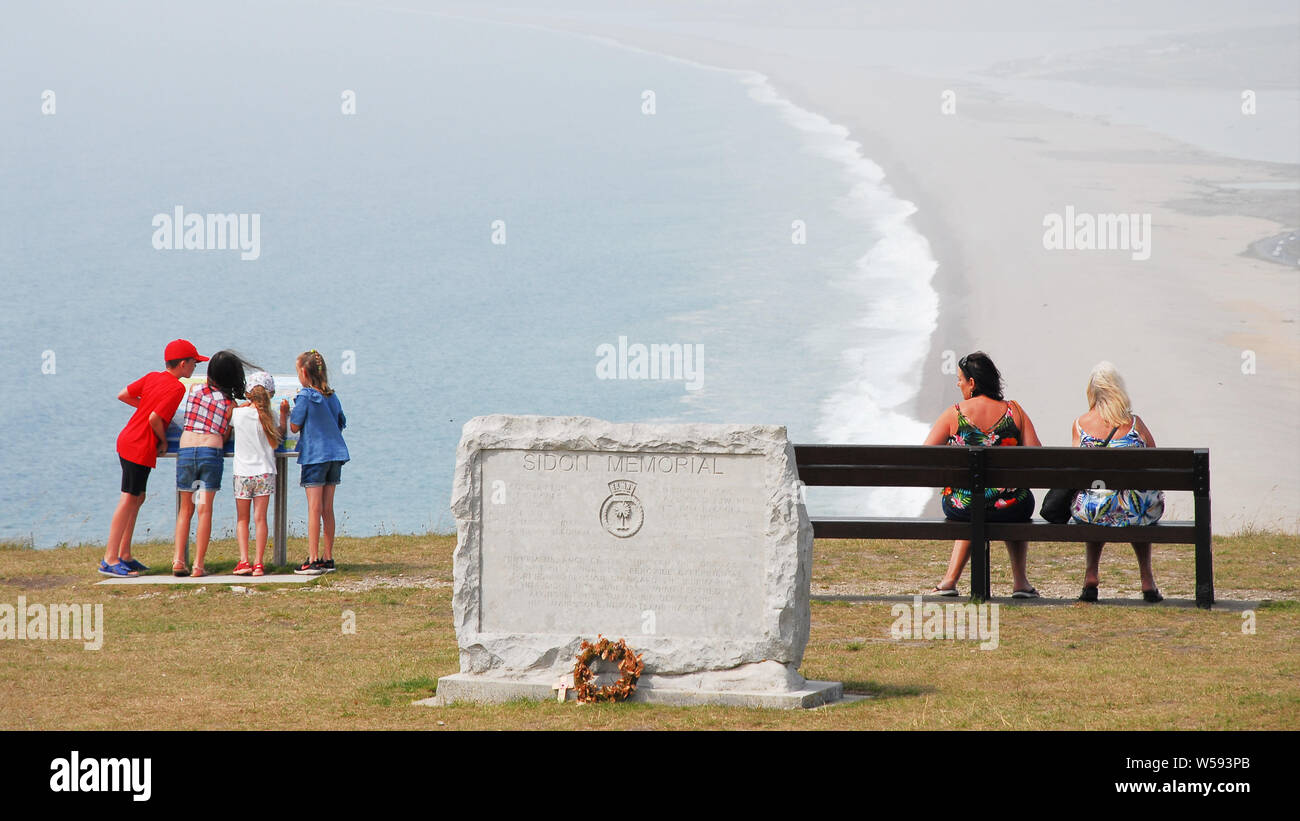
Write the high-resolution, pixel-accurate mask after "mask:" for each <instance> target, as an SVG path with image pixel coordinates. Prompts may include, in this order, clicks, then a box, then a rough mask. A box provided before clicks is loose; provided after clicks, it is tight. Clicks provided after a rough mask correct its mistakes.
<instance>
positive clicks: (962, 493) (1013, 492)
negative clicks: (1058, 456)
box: [939, 487, 1034, 522]
mask: <svg viewBox="0 0 1300 821" xmlns="http://www.w3.org/2000/svg"><path fill="white" fill-rule="evenodd" d="M939 501H940V504H941V506H942V507H943V515H944V516H946V517H947V518H949V519H953V520H956V521H959V522H969V521H970V507H971V504H970V502H971V492H970V490H968V489H966V488H951V487H946V488H944V489H943V496H942V497H941V498H940V500H939ZM984 511H985V519H986V521H990V522H1027V521H1029V520H1030V519H1031V518H1032V517H1033V515H1034V494H1033V492H1032V491H1031V490H1029V488H993V487H991V488H986V489H985V490H984Z"/></svg>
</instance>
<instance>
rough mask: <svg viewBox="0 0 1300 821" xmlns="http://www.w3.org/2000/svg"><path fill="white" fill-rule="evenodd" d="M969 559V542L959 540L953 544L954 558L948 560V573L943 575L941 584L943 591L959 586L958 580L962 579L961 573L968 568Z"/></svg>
mask: <svg viewBox="0 0 1300 821" xmlns="http://www.w3.org/2000/svg"><path fill="white" fill-rule="evenodd" d="M969 557H970V541H969V540H965V539H958V540H957V541H955V542H953V543H952V556H950V557H949V558H948V572H947V573H945V574H943V580H942V581H940V582H939V587H940V588H941V589H943V590H951V589H952V588H954V587H956V586H957V580H958V579H960V578H961V571H962V570H963V569H964V568H965V567H966V559H967V558H969Z"/></svg>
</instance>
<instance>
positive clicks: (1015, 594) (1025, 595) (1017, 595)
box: [1011, 587, 1038, 599]
mask: <svg viewBox="0 0 1300 821" xmlns="http://www.w3.org/2000/svg"><path fill="white" fill-rule="evenodd" d="M1011 598H1013V599H1036V598H1038V591H1037V590H1035V589H1034V588H1032V587H1031V588H1029V589H1028V590H1012V591H1011Z"/></svg>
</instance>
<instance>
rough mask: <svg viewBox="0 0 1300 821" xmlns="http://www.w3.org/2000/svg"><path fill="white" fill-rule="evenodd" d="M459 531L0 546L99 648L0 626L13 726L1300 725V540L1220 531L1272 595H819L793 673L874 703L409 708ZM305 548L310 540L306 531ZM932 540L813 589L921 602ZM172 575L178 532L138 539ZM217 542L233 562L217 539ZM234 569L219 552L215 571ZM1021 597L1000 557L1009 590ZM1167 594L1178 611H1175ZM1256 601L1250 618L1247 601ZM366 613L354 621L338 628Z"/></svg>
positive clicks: (854, 566)
mask: <svg viewBox="0 0 1300 821" xmlns="http://www.w3.org/2000/svg"><path fill="white" fill-rule="evenodd" d="M453 544H454V539H453V538H452V537H448V536H384V537H376V538H370V539H341V540H340V541H339V543H338V545H337V547H336V555H337V556H338V557H339V559H340V560H341V569H340V571H339V572H338V573H335V574H332V575H330V576H327V577H322V578H321V579H320V580H319V581H317V582H315V583H312V584H309V585H307V586H305V587H301V588H300V587H296V586H295V587H283V588H260V589H259V588H251V589H252V590H253V592H246V593H237V592H232V591H231V589H230V587H229V586H227V585H207V586H204V587H202V588H197V587H181V586H164V587H124V586H115V587H96V586H94V585H95V582H97V581H100V580H101V578H102V577H101V576H99V575H98V574H97V573H95V572H94V571H93V568H94V565H95V563H96V561H97V559H98V556H97V551H96V550H95V549H94V548H84V547H83V548H67V549H58V550H42V551H35V550H29V549H23V548H15V547H9V548H0V603H8V604H11V605H12V604H16V602H17V597H18V596H20V595H22V596H25V597H26V598H27V600H28V601H29V602H42V603H56V602H58V603H74V602H75V603H102V604H103V605H104V619H105V622H106V630H105V633H106V636H105V640H104V646H103V649H101V650H99V651H94V652H91V651H86V650H84V649H82V646H81V644H80V643H79V642H75V641H10V640H5V641H0V688H2V689H3V691H4V692H5V693H6V694H7V699H6V701H7V703H8V704H10V705H11V707H10V709H9V710H7V711H6V712H5V718H4V719H3V720H0V727H4V728H6V729H68V728H76V729H104V728H122V727H130V728H137V729H199V728H241V729H242V728H282V729H292V728H330V729H363V728H365V729H387V728H391V729H399V728H400V729H435V730H440V729H568V728H619V729H643V728H655V729H714V728H727V729H766V728H771V729H912V728H916V729H945V728H987V729H999V728H1030V729H1067V728H1098V729H1101V728H1107V729H1139V728H1143V729H1163V728H1188V729H1191V728H1198V729H1226V728H1234V729H1237V728H1283V729H1296V728H1300V684H1298V682H1300V657H1298V656H1297V654H1296V653H1295V647H1296V646H1297V640H1298V639H1300V601H1297V600H1298V599H1300V574H1298V573H1297V564H1298V560H1297V548H1300V537H1296V536H1283V535H1271V534H1251V535H1248V536H1241V537H1232V538H1223V539H1219V540H1216V544H1215V562H1216V568H1215V578H1216V587H1217V592H1218V596H1219V599H1220V600H1221V601H1225V603H1227V601H1226V600H1230V599H1236V600H1238V601H1239V602H1243V601H1254V602H1257V601H1261V600H1265V599H1269V600H1273V601H1272V602H1271V603H1266V604H1263V605H1261V606H1254V605H1246V604H1240V603H1239V604H1238V605H1237V606H1236V609H1235V610H1233V609H1225V610H1217V609H1216V610H1215V611H1212V612H1204V611H1198V610H1195V609H1194V608H1191V607H1188V606H1181V607H1180V606H1166V605H1160V606H1132V607H1129V606H1125V607H1120V606H1114V605H1106V604H1102V605H1079V604H1067V603H1065V602H1061V603H1060V605H1059V606H1050V605H1047V606H1044V605H1042V604H1032V605H1025V606H1021V605H1015V604H1010V603H1009V602H1007V601H1006V600H1002V603H1003V606H1002V608H1001V618H1000V633H1001V635H1000V646H999V648H998V649H997V650H992V651H981V650H979V649H977V647H976V645H975V644H974V643H972V642H952V641H915V642H907V641H902V642H899V641H892V640H891V639H890V638H889V627H890V624H891V623H892V622H893V620H894V617H893V615H892V613H891V612H890V607H891V602H890V601H888V600H884V599H867V600H863V601H837V600H830V599H829V598H825V597H824V598H822V599H820V600H815V601H814V603H813V622H812V638H811V641H810V642H809V645H808V649H807V652H806V653H805V655H804V664H803V668H802V672H803V673H804V674H805V675H806V676H808V677H809V678H815V679H831V680H836V681H842V682H844V683H845V685H846V688H847V689H848V690H849V691H851V692H854V693H859V694H865V695H868V696H870V698H867V699H863V700H860V701H857V702H855V703H850V704H844V705H840V706H835V707H831V708H827V709H821V710H813V711H798V712H794V711H792V712H785V711H776V710H747V709H727V708H665V707H650V706H647V705H641V704H621V705H600V706H582V707H578V706H576V705H574V704H572V703H570V704H564V705H561V704H556V703H553V702H552V703H541V704H534V703H515V704H508V705H500V706H491V707H489V706H471V705H456V706H453V707H445V708H425V707H413V706H411V705H410V702H411V701H412V700H414V699H417V698H422V697H425V696H428V695H431V694H432V692H433V689H434V687H435V682H436V679H437V677H438V676H441V675H446V674H449V673H453V672H455V671H456V669H457V665H458V662H457V652H456V641H455V635H454V633H453V631H452V628H451V551H452V547H453ZM291 547H292V549H291V553H290V555H298V554H297V552H294V551H297V550H298V546H297V545H293V546H291ZM947 552H948V547H947V545H945V544H941V543H912V542H908V543H904V542H898V543H893V542H871V543H866V542H832V541H827V542H819V543H818V544H817V548H816V559H815V562H814V572H813V585H814V595H819V594H824V595H829V594H834V595H841V596H857V597H880V596H888V595H897V594H911V593H914V592H916V591H918V590H920V589H922V588H928V587H929V586H930V585H931V584H933V583H934V581H935V580H936V579H938V577H939V575H940V574H941V573H942V571H943V567H944V565H945V563H946V560H947ZM136 553H137V556H139V557H140V558H142V559H143V560H144V561H145V562H146V563H148V564H150V565H153V566H156V567H160V568H165V567H166V566H167V565H168V563H169V559H170V548H169V547H168V546H166V545H161V544H154V545H144V546H139V547H137V551H136ZM211 555H212V556H214V557H229V556H233V555H234V548H233V543H217V544H215V545H214V548H213V551H212V553H211ZM1082 561H1083V560H1082V551H1081V546H1080V545H1068V544H1066V545H1034V546H1033V547H1032V548H1031V553H1030V573H1031V575H1030V578H1031V579H1032V580H1033V582H1034V583H1035V585H1036V586H1037V587H1038V588H1039V590H1040V591H1043V592H1044V593H1047V594H1048V595H1049V596H1056V597H1058V598H1060V599H1071V598H1073V596H1075V595H1077V594H1078V588H1079V586H1080V584H1081V576H1082ZM231 565H232V562H231V561H230V560H229V559H227V560H226V561H225V562H224V563H223V562H219V561H215V560H210V561H209V569H210V570H212V571H215V572H222V571H225V570H228V569H229V568H230V566H231ZM1155 567H1156V578H1157V581H1158V582H1159V583H1160V586H1161V588H1162V590H1163V591H1164V592H1165V595H1166V596H1168V597H1170V599H1171V600H1173V599H1190V598H1191V597H1192V590H1193V585H1192V552H1191V549H1190V548H1189V547H1182V546H1171V547H1163V548H1162V547H1158V548H1157V550H1156V559H1155ZM1007 590H1009V580H1008V579H1007V576H1006V559H1005V554H1001V555H999V554H998V553H997V552H995V554H994V592H995V594H998V593H1001V594H1003V595H1005V593H1006V591H1007ZM1137 590H1138V587H1137V569H1136V564H1135V563H1134V561H1133V558H1132V553H1131V551H1130V550H1129V548H1128V547H1127V546H1126V545H1115V546H1111V547H1109V548H1108V549H1107V553H1106V554H1105V557H1104V559H1103V566H1102V590H1101V592H1102V597H1103V598H1108V597H1113V598H1135V597H1136V596H1137ZM1167 604H1168V603H1167ZM1246 606H1252V607H1254V609H1255V610H1256V619H1257V633H1256V634H1255V635H1245V634H1243V633H1242V623H1243V617H1242V614H1241V613H1240V612H1238V611H1239V610H1240V609H1242V608H1243V607H1246ZM345 610H351V611H353V612H354V613H355V618H356V630H357V631H356V634H355V635H344V634H343V632H342V630H341V625H342V618H343V611H345Z"/></svg>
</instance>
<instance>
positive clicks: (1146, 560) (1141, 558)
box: [1133, 542, 1156, 591]
mask: <svg viewBox="0 0 1300 821" xmlns="http://www.w3.org/2000/svg"><path fill="white" fill-rule="evenodd" d="M1133 553H1134V554H1136V555H1137V560H1138V573H1140V574H1141V575H1142V589H1143V590H1144V591H1146V590H1155V589H1156V577H1155V576H1154V575H1152V573H1151V543H1150V542H1133Z"/></svg>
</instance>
